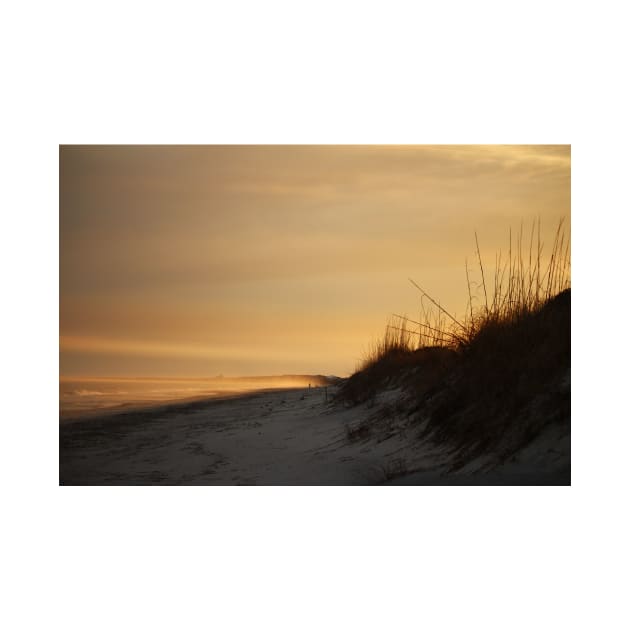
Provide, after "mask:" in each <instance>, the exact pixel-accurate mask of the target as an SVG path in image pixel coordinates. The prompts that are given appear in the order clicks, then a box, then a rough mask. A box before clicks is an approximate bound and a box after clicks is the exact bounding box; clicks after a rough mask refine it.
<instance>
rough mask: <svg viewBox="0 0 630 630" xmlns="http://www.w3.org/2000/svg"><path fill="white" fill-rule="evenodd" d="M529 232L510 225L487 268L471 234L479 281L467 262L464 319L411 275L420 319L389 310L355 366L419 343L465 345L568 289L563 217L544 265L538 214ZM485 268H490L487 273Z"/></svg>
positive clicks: (567, 242)
mask: <svg viewBox="0 0 630 630" xmlns="http://www.w3.org/2000/svg"><path fill="white" fill-rule="evenodd" d="M528 232H529V238H527V235H526V234H524V232H523V224H521V226H520V229H519V231H518V233H517V234H516V235H514V237H513V235H512V231H511V230H510V233H509V241H508V247H507V252H506V254H505V255H504V252H503V251H499V252H498V253H497V254H496V256H495V264H494V267H493V268H492V269H491V270H488V269H487V266H486V265H485V264H484V261H483V257H482V254H481V249H480V246H479V239H478V237H477V234H476V233H475V245H476V264H477V270H478V274H479V277H480V279H481V281H480V282H479V283H476V282H474V281H473V280H471V276H470V271H471V270H470V268H469V265H468V261H466V262H465V271H466V280H467V287H468V301H467V306H466V315H465V317H464V318H456V317H455V316H454V315H452V314H451V313H450V312H449V311H448V310H447V309H446V308H445V307H444V306H443V305H442V304H441V303H440V302H439V301H438V300H436V299H434V298H433V297H432V296H431V295H430V294H429V293H428V292H427V291H425V290H424V289H423V288H422V287H421V286H420V285H419V284H418V283H417V282H416V281H415V280H414V279H412V278H410V279H409V281H410V283H411V284H412V285H413V286H414V287H415V288H416V289H417V290H418V291H419V292H420V312H421V317H420V320H419V321H418V320H413V319H411V318H409V317H407V316H405V315H398V314H396V313H394V314H392V315H391V317H390V320H389V322H388V324H387V327H386V330H385V334H384V335H383V337H382V338H381V339H380V340H379V341H378V342H376V343H375V344H373V345H372V346H371V347H370V348H369V349H368V352H367V354H366V356H365V357H364V359H363V361H362V362H361V364H360V365H359V371H360V370H364V369H366V368H369V367H370V366H371V365H374V364H375V363H377V362H378V361H380V360H382V359H383V358H385V357H387V356H391V355H393V354H398V355H400V354H409V353H412V352H414V351H416V350H418V349H421V348H433V347H439V348H448V349H451V350H460V351H461V350H466V349H467V348H468V347H470V346H471V345H473V344H475V343H476V342H478V341H479V340H480V339H481V338H483V337H484V335H485V334H487V333H488V331H489V330H496V329H498V328H505V327H506V326H509V325H511V324H517V323H518V322H519V321H523V320H524V319H527V318H528V317H529V316H531V315H532V314H534V313H536V312H537V311H539V310H540V309H541V308H542V307H543V306H544V304H545V303H546V302H548V301H549V300H550V299H551V298H553V297H554V296H556V295H558V294H560V293H562V292H563V291H564V290H566V289H568V288H570V286H571V274H570V271H571V262H570V239H569V238H568V237H567V236H566V233H565V232H566V231H565V228H564V220H560V222H559V224H558V227H557V229H556V233H555V237H554V241H553V244H552V247H551V253H550V256H549V261H548V263H547V264H546V265H545V264H544V262H543V254H544V243H543V242H542V241H541V239H540V219H539V220H538V221H535V222H533V223H532V225H531V228H530V229H529V230H528ZM527 241H528V242H527ZM487 271H490V274H489V275H488V276H487V274H486V272H487ZM473 289H474V290H473Z"/></svg>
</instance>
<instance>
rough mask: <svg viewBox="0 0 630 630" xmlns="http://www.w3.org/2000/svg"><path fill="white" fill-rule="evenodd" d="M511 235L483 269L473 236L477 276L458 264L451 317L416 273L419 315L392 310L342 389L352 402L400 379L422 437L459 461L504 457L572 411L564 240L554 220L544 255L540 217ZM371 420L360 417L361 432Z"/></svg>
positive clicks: (566, 245) (398, 383) (343, 397)
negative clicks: (461, 274)
mask: <svg viewBox="0 0 630 630" xmlns="http://www.w3.org/2000/svg"><path fill="white" fill-rule="evenodd" d="M527 236H528V237H527V238H526V237H525V235H524V232H523V227H522V226H521V228H520V229H519V231H518V233H517V234H516V235H515V236H514V237H513V235H512V233H510V235H509V241H508V248H507V252H506V253H505V254H504V253H503V252H498V253H497V255H496V256H495V265H494V268H492V269H490V268H488V267H486V265H485V263H484V260H483V256H482V254H481V248H480V245H479V240H478V238H477V235H476V234H475V245H476V265H477V270H476V271H477V276H478V278H479V279H480V280H479V282H478V284H476V283H475V282H473V280H472V279H471V273H470V271H471V270H470V269H469V267H468V263H467V262H466V265H465V270H466V278H467V285H468V303H467V309H466V316H465V317H463V318H461V319H460V318H456V317H455V316H454V315H452V314H451V313H450V312H449V311H447V310H446V308H445V307H444V306H443V305H442V304H441V303H440V302H438V301H437V300H436V299H434V298H433V297H432V296H430V295H429V294H428V293H427V292H426V291H425V290H424V289H423V288H422V287H421V286H420V285H419V284H418V283H417V282H416V281H415V280H411V283H412V284H413V285H414V286H415V287H416V289H417V290H418V291H419V292H420V294H421V312H422V316H421V318H420V319H419V320H418V321H414V320H411V319H409V318H407V317H404V316H400V315H397V314H394V315H393V316H392V318H391V320H390V322H389V323H388V325H387V329H386V332H385V334H384V336H383V337H382V338H381V340H380V341H379V342H378V343H376V344H374V345H373V347H372V348H371V349H370V351H369V353H368V355H367V356H366V357H365V359H364V360H363V362H362V363H361V365H360V366H359V369H358V370H357V371H356V372H355V374H353V375H352V376H351V377H350V378H349V379H348V381H347V382H346V384H345V386H344V387H343V388H342V390H341V392H340V398H341V400H343V401H344V402H349V403H351V404H357V403H360V402H363V401H366V400H370V398H372V397H374V396H375V395H376V392H377V391H379V390H381V389H383V388H385V387H387V386H389V385H396V386H399V387H402V388H403V389H404V390H405V392H406V395H407V396H408V400H410V401H412V402H411V403H410V404H411V405H412V407H413V409H414V410H415V414H416V415H415V417H416V420H417V421H418V422H420V421H421V422H422V423H423V426H424V435H426V436H429V437H430V438H431V439H432V440H433V441H436V442H448V443H450V444H451V445H452V446H453V445H454V446H455V447H456V449H458V451H459V453H460V458H459V460H458V461H459V463H460V465H464V464H465V463H466V462H467V461H470V459H471V458H473V457H475V456H478V455H480V454H482V453H488V452H493V453H495V454H499V455H500V457H508V456H510V454H512V453H514V452H515V450H516V449H518V448H521V447H522V446H523V444H526V443H527V442H528V440H531V439H533V437H534V436H535V435H537V434H538V433H539V432H540V431H541V430H542V428H543V427H544V426H546V425H547V424H548V423H549V422H556V421H557V422H567V421H568V419H569V418H570V392H569V391H568V389H567V388H566V387H564V385H563V383H564V382H565V381H566V378H567V374H568V370H569V368H570V351H571V349H570V317H571V316H570V313H571V295H570V286H571V279H570V241H569V238H568V237H567V236H566V234H565V228H564V223H563V221H560V223H559V225H558V228H557V230H556V233H555V237H554V241H553V244H552V246H551V251H550V254H549V257H548V260H547V261H546V262H545V263H543V260H545V259H544V244H543V243H542V242H541V239H540V221H538V222H535V223H534V224H533V225H532V226H531V228H530V229H529V230H528V235H527ZM372 427H373V423H372V421H370V422H367V421H366V423H363V424H362V425H361V427H359V428H360V434H359V433H357V435H356V436H351V437H355V438H363V437H365V436H367V434H368V431H367V429H370V430H371V428H372Z"/></svg>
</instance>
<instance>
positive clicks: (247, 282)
mask: <svg viewBox="0 0 630 630" xmlns="http://www.w3.org/2000/svg"><path fill="white" fill-rule="evenodd" d="M570 170H571V156H570V147H569V146H538V145H537V146H524V145H518V146H507V145H505V146H504V145H489V146H472V145H466V146H454V145H443V146H422V145H420V146H392V147H388V146H380V145H377V146H369V145H367V146H299V145H297V146H187V147H177V146H112V147H109V146H91V147H90V146H88V147H79V146H62V147H61V148H60V372H61V375H63V376H87V375H90V376H97V375H98V376H119V375H120V376H158V375H160V376H213V375H216V374H219V373H222V374H225V375H226V376H227V375H231V376H237V375H262V374H288V373H311V374H312V373H322V374H338V375H346V374H348V373H350V372H352V371H353V369H354V368H355V366H356V364H357V361H358V360H359V359H360V358H361V356H362V355H363V352H364V351H365V350H366V348H367V346H368V345H369V343H370V342H371V341H372V340H373V339H375V338H376V337H378V336H379V335H380V334H381V333H382V332H383V330H384V326H385V323H386V319H387V317H388V315H389V314H390V313H392V312H405V313H407V314H409V315H410V316H412V317H413V316H414V315H416V314H417V313H418V310H419V299H418V292H417V291H416V290H415V289H414V288H413V287H412V286H411V285H410V283H409V282H408V280H407V278H408V277H412V278H414V279H415V280H416V281H418V282H419V283H420V284H421V285H422V286H423V287H424V288H425V289H426V290H428V291H429V292H430V293H431V294H432V295H434V296H436V297H437V298H439V299H440V300H441V302H442V303H443V304H444V305H446V306H447V307H448V308H449V309H450V310H451V311H455V312H457V313H463V312H464V310H465V308H466V302H467V288H466V286H467V285H466V277H465V268H464V260H465V259H466V257H468V259H469V261H474V256H475V240H474V232H475V230H476V231H477V233H478V235H479V242H480V246H481V250H482V255H484V254H485V255H486V257H487V261H488V263H493V261H494V254H495V252H496V251H498V249H499V248H503V250H504V251H505V249H506V245H507V235H508V230H509V229H510V227H512V229H513V230H514V229H516V230H517V229H518V228H519V226H520V223H521V221H523V222H524V223H525V225H528V224H529V225H531V221H532V220H533V219H534V218H536V217H538V216H539V217H540V219H541V223H542V235H543V240H544V242H545V246H546V249H550V247H551V242H552V235H553V232H554V231H555V229H556V227H557V223H558V220H559V219H560V218H562V217H564V218H565V221H566V223H567V227H568V228H569V229H570V203H571V184H570Z"/></svg>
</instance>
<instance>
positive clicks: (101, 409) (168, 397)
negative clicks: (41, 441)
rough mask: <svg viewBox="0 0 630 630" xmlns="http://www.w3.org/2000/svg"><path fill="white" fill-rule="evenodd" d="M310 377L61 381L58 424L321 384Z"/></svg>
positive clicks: (321, 379)
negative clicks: (183, 402) (164, 405)
mask: <svg viewBox="0 0 630 630" xmlns="http://www.w3.org/2000/svg"><path fill="white" fill-rule="evenodd" d="M324 383H325V379H323V378H322V377H320V376H311V375H288V376H269V377H264V376H263V377H243V378H224V377H215V378H104V377H92V378H61V379H60V382H59V417H60V420H61V421H64V420H70V419H73V418H79V417H89V416H95V415H101V414H104V413H108V414H109V413H115V412H120V411H127V410H133V409H138V408H141V407H148V406H158V405H161V404H165V403H168V402H175V401H180V402H181V401H185V400H196V399H203V398H212V397H221V396H226V395H234V394H243V393H247V392H252V391H256V390H263V389H277V388H278V389H287V388H303V387H308V386H309V385H311V386H313V387H317V386H319V385H323V384H324Z"/></svg>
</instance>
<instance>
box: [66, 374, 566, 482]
mask: <svg viewBox="0 0 630 630" xmlns="http://www.w3.org/2000/svg"><path fill="white" fill-rule="evenodd" d="M336 391H337V388H336V387H335V386H329V387H327V388H324V387H320V388H310V389H309V388H302V389H283V390H272V391H260V392H256V393H248V394H242V395H233V396H228V397H225V398H221V399H206V400H196V401H192V402H190V401H188V402H179V403H172V404H169V405H164V406H158V407H151V408H144V409H136V410H133V411H130V412H126V413H118V414H113V415H104V416H102V417H100V418H95V417H91V418H87V419H83V420H75V421H73V422H65V423H62V424H60V429H59V430H60V433H59V440H60V448H59V453H60V466H59V479H60V484H61V485H313V484H315V485H374V484H385V483H388V484H391V483H401V484H413V485H445V484H446V485H449V484H451V485H452V484H462V485H464V484H465V485H468V484H480V485H482V484H493V485H497V484H501V483H506V484H508V483H509V484H511V485H520V484H537V485H540V484H554V485H555V484H560V483H561V484H564V483H570V470H569V469H568V468H567V465H568V464H567V462H569V461H570V460H569V459H568V457H569V455H568V454H569V453H570V435H569V436H567V435H547V436H545V435H543V436H541V437H540V438H539V439H538V441H537V442H536V443H535V444H533V445H531V446H530V447H529V451H528V452H527V453H523V455H522V457H521V458H520V460H519V458H516V459H514V461H512V462H510V464H508V465H506V466H503V467H502V468H501V469H499V470H497V469H494V470H492V471H487V470H485V469H484V461H482V460H479V461H477V462H473V464H472V465H471V466H468V467H466V468H465V469H463V470H461V471H459V472H458V473H457V474H450V473H448V470H449V463H450V459H449V452H448V450H447V449H445V448H444V447H442V448H438V447H436V446H435V445H433V444H431V443H430V442H429V441H427V440H423V439H421V430H422V427H421V426H420V427H418V428H417V430H416V431H414V432H409V431H400V430H399V426H397V423H400V426H402V425H403V423H404V418H403V417H400V418H397V417H396V414H395V413H394V414H392V409H393V408H394V407H395V405H396V403H397V401H399V400H400V397H401V392H400V391H399V390H398V389H391V390H387V391H384V392H381V393H380V394H379V396H378V397H377V398H376V399H374V400H371V401H369V402H368V403H365V404H361V405H356V406H353V407H346V406H344V405H341V404H339V403H338V402H337V403H336V402H334V401H333V400H332V399H333V397H334V395H335V393H336ZM379 414H380V415H382V414H389V415H390V416H391V418H392V420H391V423H390V424H389V428H388V430H386V431H383V432H381V433H377V434H373V435H370V436H369V437H366V438H365V439H350V438H349V429H350V428H351V427H355V426H357V424H358V423H360V422H361V421H363V420H364V419H365V418H368V417H375V416H378V415H379ZM552 447H553V448H554V449H555V451H556V453H557V455H550V453H549V450H550V449H551V448H552ZM552 450H553V449H552Z"/></svg>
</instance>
